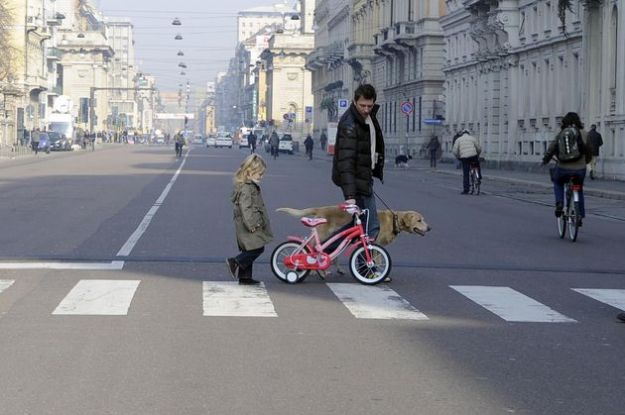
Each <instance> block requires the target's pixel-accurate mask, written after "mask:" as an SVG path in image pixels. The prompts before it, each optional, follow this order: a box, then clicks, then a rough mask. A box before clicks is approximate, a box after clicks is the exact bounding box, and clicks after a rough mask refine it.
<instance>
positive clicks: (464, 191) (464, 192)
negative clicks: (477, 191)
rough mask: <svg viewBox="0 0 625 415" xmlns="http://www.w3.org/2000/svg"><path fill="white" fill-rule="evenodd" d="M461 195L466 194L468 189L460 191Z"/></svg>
mask: <svg viewBox="0 0 625 415" xmlns="http://www.w3.org/2000/svg"><path fill="white" fill-rule="evenodd" d="M460 194H461V195H468V194H469V191H468V190H463V191H462V192H460Z"/></svg>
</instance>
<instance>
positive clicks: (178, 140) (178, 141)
mask: <svg viewBox="0 0 625 415" xmlns="http://www.w3.org/2000/svg"><path fill="white" fill-rule="evenodd" d="M174 139H175V150H176V157H177V158H180V157H182V148H183V147H184V137H183V135H182V133H178V134H176V137H175V138H174Z"/></svg>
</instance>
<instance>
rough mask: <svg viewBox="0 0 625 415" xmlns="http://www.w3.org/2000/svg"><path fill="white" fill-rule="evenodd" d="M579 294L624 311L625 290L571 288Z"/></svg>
mask: <svg viewBox="0 0 625 415" xmlns="http://www.w3.org/2000/svg"><path fill="white" fill-rule="evenodd" d="M571 289H572V290H573V291H577V292H578V293H580V294H583V295H585V296H588V297H590V298H594V299H595V300H597V301H600V302H602V303H605V304H608V305H611V306H612V307H615V308H618V309H621V310H623V311H625V290H619V289H609V288H571Z"/></svg>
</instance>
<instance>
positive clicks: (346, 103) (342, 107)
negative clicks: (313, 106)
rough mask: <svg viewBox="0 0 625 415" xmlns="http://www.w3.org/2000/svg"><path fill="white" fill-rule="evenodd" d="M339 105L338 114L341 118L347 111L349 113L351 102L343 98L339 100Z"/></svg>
mask: <svg viewBox="0 0 625 415" xmlns="http://www.w3.org/2000/svg"><path fill="white" fill-rule="evenodd" d="M338 104H339V105H338V113H339V117H340V116H341V115H343V113H344V112H345V111H347V108H348V107H349V100H347V99H344V98H341V99H339V101H338Z"/></svg>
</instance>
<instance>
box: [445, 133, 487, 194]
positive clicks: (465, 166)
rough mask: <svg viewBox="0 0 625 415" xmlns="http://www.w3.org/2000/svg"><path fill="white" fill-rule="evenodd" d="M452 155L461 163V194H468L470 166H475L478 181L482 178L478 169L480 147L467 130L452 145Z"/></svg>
mask: <svg viewBox="0 0 625 415" xmlns="http://www.w3.org/2000/svg"><path fill="white" fill-rule="evenodd" d="M451 151H452V153H453V154H454V155H455V156H456V158H457V159H458V160H460V162H461V163H462V194H463V195H467V194H469V169H470V168H471V164H477V174H478V177H479V179H478V180H481V178H482V170H481V169H480V153H481V152H482V147H480V143H479V142H478V141H477V138H475V137H473V136H472V135H471V134H470V133H469V131H468V130H463V131H462V133H461V134H460V137H458V139H457V140H456V142H455V143H454V146H453V148H452V150H451Z"/></svg>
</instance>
